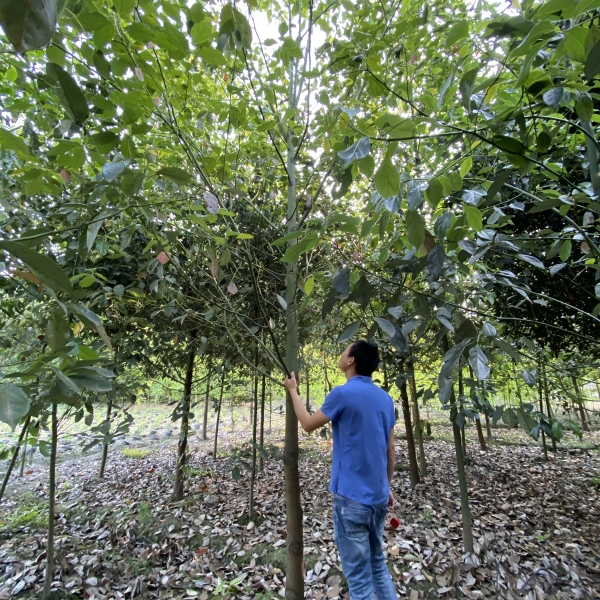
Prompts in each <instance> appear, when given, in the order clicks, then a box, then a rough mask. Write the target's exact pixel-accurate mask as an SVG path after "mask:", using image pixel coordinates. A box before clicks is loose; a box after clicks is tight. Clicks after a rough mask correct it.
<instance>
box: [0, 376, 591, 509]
mask: <svg viewBox="0 0 600 600" xmlns="http://www.w3.org/2000/svg"><path fill="white" fill-rule="evenodd" d="M571 381H572V382H573V387H574V388H575V393H576V394H577V398H578V400H579V401H578V402H577V403H576V404H577V409H578V410H579V418H580V420H581V428H582V429H583V430H584V431H589V430H590V428H589V426H588V424H587V420H586V418H585V411H584V410H583V396H582V395H581V390H580V389H579V384H578V383H577V377H575V375H571ZM1 499H2V495H1V494H0V500H1Z"/></svg>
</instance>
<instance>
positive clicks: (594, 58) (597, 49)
mask: <svg viewBox="0 0 600 600" xmlns="http://www.w3.org/2000/svg"><path fill="white" fill-rule="evenodd" d="M598 73H600V42H597V43H596V45H595V46H594V47H593V48H592V49H591V50H590V53H589V54H588V57H587V59H586V61H585V76H586V77H587V79H594V77H596V75H598Z"/></svg>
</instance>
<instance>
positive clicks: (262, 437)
mask: <svg viewBox="0 0 600 600" xmlns="http://www.w3.org/2000/svg"><path fill="white" fill-rule="evenodd" d="M266 385H267V382H266V377H265V374H264V373H263V375H262V382H261V386H260V447H261V448H264V447H265V392H266V389H265V388H266ZM263 468H264V463H263V457H262V454H261V455H260V457H259V459H258V470H259V471H260V472H261V473H262V471H263Z"/></svg>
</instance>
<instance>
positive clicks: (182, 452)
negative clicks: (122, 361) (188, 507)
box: [173, 347, 196, 501]
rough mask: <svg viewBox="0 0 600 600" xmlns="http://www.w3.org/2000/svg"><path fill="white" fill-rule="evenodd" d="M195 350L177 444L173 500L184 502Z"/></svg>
mask: <svg viewBox="0 0 600 600" xmlns="http://www.w3.org/2000/svg"><path fill="white" fill-rule="evenodd" d="M195 357H196V351H195V348H193V347H192V348H191V349H190V351H189V352H188V360H187V367H186V371H185V383H184V386H183V407H182V415H181V428H180V431H179V442H178V444H177V462H176V464H175V488H174V490H173V500H175V501H178V500H183V493H184V478H185V469H184V467H185V463H186V451H187V443H188V430H189V424H190V416H189V415H190V404H191V399H192V381H193V376H194V359H195Z"/></svg>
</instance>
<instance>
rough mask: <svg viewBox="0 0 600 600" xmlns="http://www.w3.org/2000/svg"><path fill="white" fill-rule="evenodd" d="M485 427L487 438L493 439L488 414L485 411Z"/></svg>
mask: <svg viewBox="0 0 600 600" xmlns="http://www.w3.org/2000/svg"><path fill="white" fill-rule="evenodd" d="M485 428H486V430H487V437H488V440H491V439H493V436H492V427H491V425H490V415H488V414H487V413H485Z"/></svg>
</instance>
